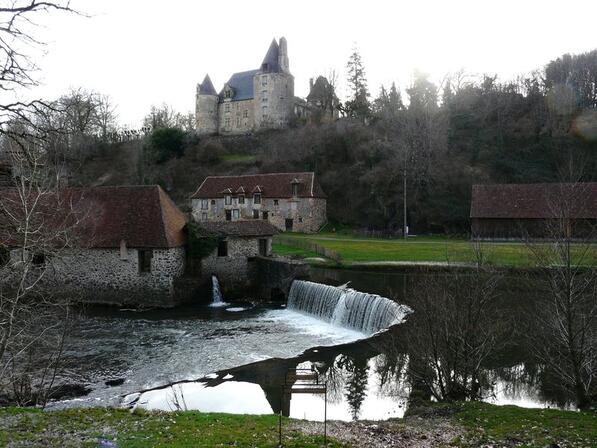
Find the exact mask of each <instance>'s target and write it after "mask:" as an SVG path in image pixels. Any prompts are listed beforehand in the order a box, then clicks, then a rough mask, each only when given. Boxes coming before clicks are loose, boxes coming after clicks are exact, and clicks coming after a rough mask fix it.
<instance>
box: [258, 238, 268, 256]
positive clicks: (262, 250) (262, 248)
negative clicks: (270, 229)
mask: <svg viewBox="0 0 597 448" xmlns="http://www.w3.org/2000/svg"><path fill="white" fill-rule="evenodd" d="M259 255H261V256H262V257H267V239H265V238H260V239H259Z"/></svg>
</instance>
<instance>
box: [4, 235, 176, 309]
mask: <svg viewBox="0 0 597 448" xmlns="http://www.w3.org/2000/svg"><path fill="white" fill-rule="evenodd" d="M125 252H126V257H125V256H124V255H125V254H121V251H120V249H65V250H63V251H61V253H60V257H59V258H58V257H57V258H54V259H50V260H47V261H46V273H45V277H44V284H43V286H44V287H45V288H49V289H50V290H51V291H52V292H57V293H64V294H68V295H72V296H73V297H74V299H75V300H80V301H82V302H87V303H104V304H114V305H131V306H160V307H169V306H173V305H175V304H176V300H175V298H174V294H173V292H174V291H173V282H174V280H175V279H176V278H178V277H180V276H182V274H183V273H184V268H185V249H184V248H183V247H178V248H171V249H154V250H153V256H152V259H151V270H150V272H140V271H139V255H138V251H137V249H127V250H126V251H125ZM12 255H13V256H18V254H16V253H13V254H12Z"/></svg>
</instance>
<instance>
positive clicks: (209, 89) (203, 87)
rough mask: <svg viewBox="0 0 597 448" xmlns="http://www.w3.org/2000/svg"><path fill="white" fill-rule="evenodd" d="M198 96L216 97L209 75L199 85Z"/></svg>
mask: <svg viewBox="0 0 597 448" xmlns="http://www.w3.org/2000/svg"><path fill="white" fill-rule="evenodd" d="M199 95H217V93H216V89H215V88H214V85H213V83H212V82H211V79H210V77H209V75H205V78H203V82H202V83H201V84H199Z"/></svg>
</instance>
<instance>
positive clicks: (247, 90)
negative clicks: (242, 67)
mask: <svg viewBox="0 0 597 448" xmlns="http://www.w3.org/2000/svg"><path fill="white" fill-rule="evenodd" d="M258 72H259V70H249V71H246V72H238V73H234V74H233V75H232V76H231V77H230V79H229V80H228V82H227V83H226V84H227V85H229V86H230V87H232V89H233V90H234V96H233V97H232V101H242V100H250V99H252V98H253V97H254V94H253V76H255V75H256V74H257V73H258ZM223 100H224V89H222V91H221V92H220V101H223Z"/></svg>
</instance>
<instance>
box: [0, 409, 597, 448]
mask: <svg viewBox="0 0 597 448" xmlns="http://www.w3.org/2000/svg"><path fill="white" fill-rule="evenodd" d="M438 424H439V425H440V427H443V428H446V429H451V428H453V431H450V432H453V433H454V434H459V435H458V436H457V437H455V438H454V439H453V440H451V441H450V443H449V444H447V445H446V444H443V443H442V446H452V447H481V446H484V447H502V446H507V447H511V446H516V447H523V448H544V447H556V446H557V447H572V448H585V447H587V448H588V447H596V446H597V414H596V413H594V412H593V413H591V412H571V411H558V410H551V409H524V408H519V407H516V406H495V405H491V404H487V403H470V402H469V403H456V404H449V405H442V404H436V405H433V406H430V407H427V408H419V409H416V410H413V412H412V413H410V415H409V416H408V417H407V418H405V419H394V420H389V421H386V422H379V423H375V424H374V425H373V426H374V427H375V428H378V427H379V429H381V430H383V434H382V439H383V440H404V441H408V443H409V444H408V445H404V446H412V447H418V446H430V445H429V444H428V442H429V441H430V439H429V437H432V435H433V431H434V430H436V429H437V427H438ZM284 425H285V427H284V428H285V429H284V431H283V434H284V439H283V440H284V446H286V447H305V448H307V447H319V446H323V438H322V437H321V435H320V429H321V428H319V427H318V428H317V429H316V431H315V432H316V434H311V435H308V434H306V433H304V432H303V431H302V430H301V427H304V426H306V425H304V424H302V423H301V421H297V420H293V421H292V423H291V421H289V420H288V419H284ZM368 426H371V425H368V424H367V422H355V423H343V424H342V427H343V429H342V430H341V431H340V432H339V433H338V436H339V438H342V439H345V440H351V442H350V443H349V442H345V443H340V442H338V441H337V440H330V441H329V445H328V446H330V447H347V448H348V447H355V448H357V447H361V446H363V445H362V444H361V443H360V442H359V441H355V438H354V437H352V438H345V437H343V434H348V433H351V432H352V433H353V435H354V434H355V433H356V438H357V439H358V437H359V433H360V432H362V431H363V427H365V428H366V427H368ZM289 427H292V428H294V429H289ZM375 428H374V429H375ZM375 430H376V431H377V429H375ZM306 432H308V431H306ZM413 434H416V439H417V440H414V439H413ZM277 440H278V418H277V417H276V416H274V415H265V416H252V415H232V414H203V413H199V412H192V411H188V412H172V413H166V412H139V411H137V412H134V413H130V412H128V411H126V410H121V409H98V408H95V409H71V410H65V411H51V412H42V411H39V410H32V409H15V408H7V409H1V410H0V446H9V447H10V446H29V447H31V446H35V447H37V446H39V447H42V446H43V447H45V446H83V447H97V446H118V447H223V446H235V447H275V446H277ZM363 440H364V439H363ZM369 440H370V438H369ZM431 440H432V439H431ZM102 441H109V442H112V443H113V445H108V444H107V443H105V442H104V444H103V445H102V444H101V442H102ZM418 441H420V442H421V443H422V444H418ZM366 446H370V445H366ZM374 446H376V445H374ZM384 446H385V445H384ZM400 446H403V445H400Z"/></svg>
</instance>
